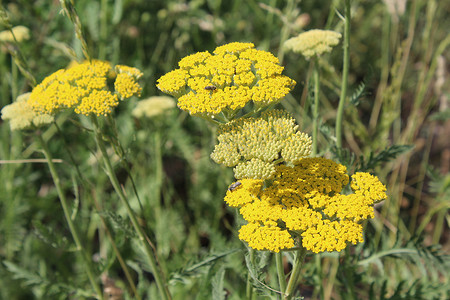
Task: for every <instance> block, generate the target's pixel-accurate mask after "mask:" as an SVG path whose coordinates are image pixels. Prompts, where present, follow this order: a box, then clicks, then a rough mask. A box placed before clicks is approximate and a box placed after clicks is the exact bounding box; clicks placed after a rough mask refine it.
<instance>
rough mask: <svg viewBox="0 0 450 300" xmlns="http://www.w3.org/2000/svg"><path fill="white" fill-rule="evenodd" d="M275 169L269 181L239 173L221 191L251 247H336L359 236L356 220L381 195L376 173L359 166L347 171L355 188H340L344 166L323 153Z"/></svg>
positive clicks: (383, 192)
mask: <svg viewBox="0 0 450 300" xmlns="http://www.w3.org/2000/svg"><path fill="white" fill-rule="evenodd" d="M275 171H276V173H275V176H274V178H273V181H272V184H271V185H268V186H265V187H264V181H263V180H261V179H241V180H239V182H240V185H236V184H234V186H235V187H234V188H233V189H229V191H228V192H227V194H226V196H225V201H226V202H227V203H228V205H230V206H231V207H238V208H239V211H240V213H241V214H242V216H243V218H244V219H245V220H246V221H247V222H248V224H246V225H243V226H242V227H241V229H240V230H239V238H240V239H241V240H243V241H245V242H247V243H248V245H249V246H250V247H251V248H253V249H257V250H269V251H273V252H279V251H280V250H284V249H289V248H292V247H295V246H296V245H297V246H299V245H300V244H301V246H302V247H304V248H306V249H307V250H310V251H312V252H315V253H319V252H324V251H330V252H331V251H341V250H343V249H344V248H345V247H346V246H347V245H348V244H349V243H352V244H357V243H359V242H363V236H362V229H363V228H362V225H361V224H360V223H361V221H363V220H366V219H368V218H373V217H374V209H373V205H374V204H375V203H377V202H380V201H382V200H384V199H386V187H385V186H384V185H383V184H382V183H381V182H380V181H379V180H378V178H377V177H375V176H372V175H370V174H368V173H361V172H359V173H355V174H354V175H353V176H352V183H351V188H352V189H353V191H354V193H353V194H350V195H343V194H341V192H342V189H343V187H344V186H346V185H347V184H348V182H349V176H348V175H347V174H346V172H347V170H346V168H345V166H343V165H340V164H337V163H335V162H333V161H332V160H329V159H326V158H321V157H315V158H303V159H301V161H300V162H299V164H297V165H296V166H294V167H289V166H286V165H278V166H276V167H275Z"/></svg>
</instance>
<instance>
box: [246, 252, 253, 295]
mask: <svg viewBox="0 0 450 300" xmlns="http://www.w3.org/2000/svg"><path fill="white" fill-rule="evenodd" d="M249 254H250V262H251V264H253V263H254V262H255V250H253V249H249ZM246 295H247V300H252V299H253V286H252V276H251V275H250V271H248V275H247V289H246Z"/></svg>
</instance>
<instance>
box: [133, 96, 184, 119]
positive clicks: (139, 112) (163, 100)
mask: <svg viewBox="0 0 450 300" xmlns="http://www.w3.org/2000/svg"><path fill="white" fill-rule="evenodd" d="M175 106H176V103H175V101H174V99H173V98H171V97H167V96H153V97H150V98H148V99H144V100H141V101H139V102H138V103H137V105H136V107H135V108H134V109H133V111H132V112H131V114H132V115H133V116H134V117H136V118H142V117H146V118H152V117H156V116H160V115H163V114H164V113H165V112H167V111H169V110H170V109H172V108H174V107H175Z"/></svg>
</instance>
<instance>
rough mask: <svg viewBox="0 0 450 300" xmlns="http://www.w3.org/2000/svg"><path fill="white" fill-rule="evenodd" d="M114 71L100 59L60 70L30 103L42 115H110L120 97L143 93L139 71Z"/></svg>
mask: <svg viewBox="0 0 450 300" xmlns="http://www.w3.org/2000/svg"><path fill="white" fill-rule="evenodd" d="M113 70H114V69H113V68H112V67H111V65H110V63H108V62H105V61H99V60H93V61H90V62H88V61H86V62H83V63H81V64H75V65H74V66H72V67H70V68H68V69H61V70H58V71H56V72H55V73H53V74H52V75H50V76H48V77H46V78H45V79H44V80H43V81H42V82H41V83H40V84H39V85H37V86H36V87H35V88H34V89H33V91H32V92H31V95H30V99H29V100H28V103H29V104H30V105H31V106H32V107H33V109H34V110H35V111H36V112H38V113H42V114H55V113H57V112H59V111H60V110H61V109H66V108H73V109H74V111H75V113H77V114H83V115H90V114H95V115H97V116H100V115H104V116H105V115H108V114H110V113H111V112H112V109H113V108H114V107H116V106H117V105H118V104H119V98H120V99H122V100H123V99H126V98H129V97H131V96H133V95H140V93H141V87H140V85H139V84H138V83H137V80H138V79H139V78H140V77H141V76H142V73H141V72H140V71H139V70H138V69H136V68H131V67H127V66H117V67H116V71H117V72H116V73H114V71H113ZM110 74H113V77H114V78H113V79H114V87H115V90H114V91H111V90H110V88H109V86H110V85H109V84H108V79H109V75H110Z"/></svg>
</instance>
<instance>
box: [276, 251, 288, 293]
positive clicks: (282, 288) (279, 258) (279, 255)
mask: <svg viewBox="0 0 450 300" xmlns="http://www.w3.org/2000/svg"><path fill="white" fill-rule="evenodd" d="M275 262H276V264H277V274H278V282H279V284H280V291H281V292H284V291H285V290H286V275H285V274H284V267H283V252H281V251H280V252H278V253H275Z"/></svg>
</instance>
